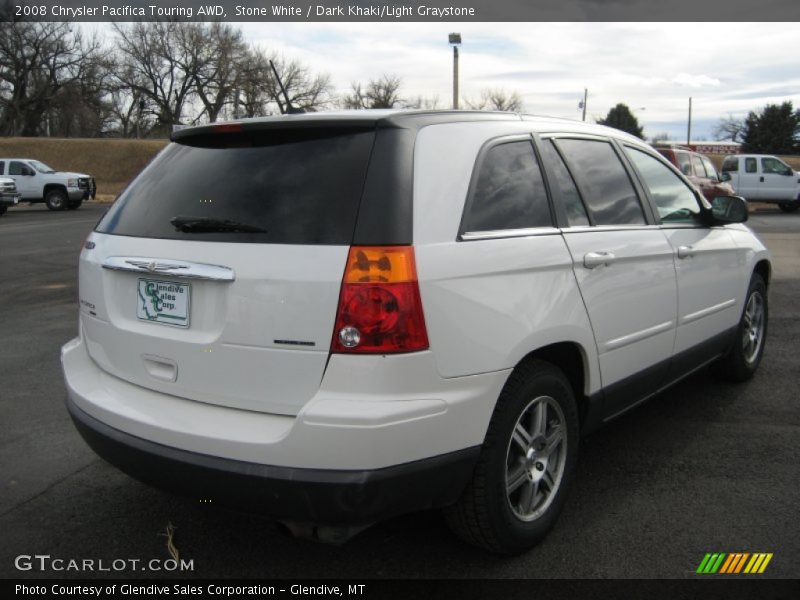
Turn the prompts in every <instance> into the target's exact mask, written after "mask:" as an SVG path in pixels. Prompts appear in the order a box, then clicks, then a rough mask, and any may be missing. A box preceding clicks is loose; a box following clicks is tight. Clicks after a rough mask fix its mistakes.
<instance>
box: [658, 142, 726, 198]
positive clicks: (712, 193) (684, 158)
mask: <svg viewBox="0 0 800 600" xmlns="http://www.w3.org/2000/svg"><path fill="white" fill-rule="evenodd" d="M656 150H658V152H660V153H661V155H662V156H663V157H664V158H666V159H667V160H668V161H669V162H671V163H672V164H673V165H675V166H676V167H677V168H678V170H680V172H681V173H683V174H684V175H686V177H687V178H688V179H689V181H691V182H692V183H693V184H694V185H696V186H697V189H699V190H700V191H701V192H703V195H704V196H705V197H706V200H708V201H709V202H711V200H713V199H714V198H716V197H717V196H733V195H734V194H735V193H736V192H734V190H733V188H732V187H731V186H730V185H729V184H727V183H724V182H723V181H722V178H721V177H720V176H719V173H717V169H716V168H715V167H714V164H713V163H712V162H711V161H710V160H709V159H708V157H706V156H703V155H702V154H698V153H697V152H692V151H691V150H687V149H685V148H680V147H663V148H659V147H656Z"/></svg>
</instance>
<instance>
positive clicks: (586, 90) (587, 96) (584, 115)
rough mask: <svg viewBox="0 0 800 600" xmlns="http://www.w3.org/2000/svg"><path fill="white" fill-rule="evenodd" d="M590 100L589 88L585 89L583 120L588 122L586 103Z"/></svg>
mask: <svg viewBox="0 0 800 600" xmlns="http://www.w3.org/2000/svg"><path fill="white" fill-rule="evenodd" d="M588 99H589V88H583V104H582V107H583V117H582V120H583V121H585V120H586V101H587V100H588Z"/></svg>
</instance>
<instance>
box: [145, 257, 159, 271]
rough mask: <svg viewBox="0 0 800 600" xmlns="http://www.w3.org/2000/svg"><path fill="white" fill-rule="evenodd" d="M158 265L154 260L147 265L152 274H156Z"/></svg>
mask: <svg viewBox="0 0 800 600" xmlns="http://www.w3.org/2000/svg"><path fill="white" fill-rule="evenodd" d="M157 264H158V263H156V261H154V260H153V261H150V262H149V263H148V265H147V270H148V271H150V272H151V273H155V272H156V266H157Z"/></svg>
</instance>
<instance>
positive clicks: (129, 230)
mask: <svg viewBox="0 0 800 600" xmlns="http://www.w3.org/2000/svg"><path fill="white" fill-rule="evenodd" d="M746 218H747V212H746V206H745V204H744V201H743V200H742V199H741V198H738V197H719V198H716V199H715V200H714V204H713V206H712V205H709V204H708V203H707V202H706V201H705V200H704V199H703V198H702V196H701V195H700V194H699V193H698V192H697V191H696V190H695V189H694V188H693V187H692V185H691V184H690V183H688V182H687V180H686V179H685V178H684V177H683V176H682V175H681V174H680V173H679V172H678V171H677V170H676V169H674V168H673V167H672V166H671V165H670V164H668V163H667V162H666V161H665V160H664V159H663V158H662V157H661V156H660V155H659V154H657V153H656V152H655V151H654V150H653V149H652V148H650V147H649V146H646V145H645V144H643V143H642V142H641V141H640V140H638V139H636V138H633V137H630V136H628V135H626V134H623V133H620V132H619V131H616V130H613V129H607V128H604V127H600V126H596V125H587V124H584V123H576V122H571V121H564V120H557V119H547V118H534V117H527V116H519V115H514V114H509V113H502V114H493V113H469V112H382V111H378V112H370V111H360V112H353V113H331V114H324V113H317V114H309V115H293V116H284V117H275V118H266V119H256V120H249V121H242V122H234V123H225V124H220V125H211V126H203V127H196V128H192V129H185V130H182V131H179V132H176V133H175V134H173V143H172V144H171V145H169V146H168V147H167V148H166V149H165V150H164V151H163V152H162V153H161V154H160V155H159V156H158V157H157V158H156V159H155V160H154V161H153V162H152V164H150V166H148V167H147V168H146V169H145V170H144V171H143V172H142V173H141V174H140V175H139V176H138V177H137V178H136V179H135V180H134V181H133V182H132V183H131V184H130V186H129V187H128V188H127V190H126V191H125V192H124V193H123V194H122V195H121V196H120V198H119V200H117V202H116V203H115V204H114V206H113V207H112V208H111V209H110V211H109V212H108V213H107V214H106V216H105V217H104V218H103V219H102V221H101V222H100V223H99V224H98V226H97V227H96V229H95V231H94V232H93V233H92V234H91V235H90V236H89V237H88V239H87V240H86V244H85V248H84V250H83V252H82V253H81V258H80V335H79V336H78V337H77V338H76V339H74V340H72V341H71V342H69V343H68V344H67V345H66V346H64V348H63V353H62V361H63V367H64V374H65V378H66V384H67V389H68V400H67V403H68V407H69V411H70V413H71V415H72V418H73V420H74V422H75V424H76V425H77V427H78V429H79V430H80V432H81V434H82V435H83V436H84V438H85V439H86V441H87V442H88V443H89V444H90V445H91V446H92V448H94V449H95V451H96V452H97V453H98V454H100V455H101V456H102V457H104V458H105V459H107V460H108V461H109V462H111V463H112V464H114V465H116V466H117V467H119V468H120V469H122V470H123V471H125V472H126V473H129V474H130V475H132V476H134V477H136V478H138V479H140V480H142V481H145V482H148V483H151V484H153V485H155V486H159V487H162V488H165V489H170V490H174V491H176V492H179V493H182V494H185V495H189V496H193V497H195V498H199V499H211V500H213V502H214V504H224V505H231V506H237V507H242V508H246V509H249V510H255V511H259V512H262V513H266V514H269V515H273V516H275V517H277V518H279V519H281V520H283V521H286V522H292V523H305V524H307V523H313V524H315V525H318V526H319V527H317V528H314V530H315V531H318V532H319V531H323V529H322V528H323V527H328V528H333V529H330V531H334V532H335V531H344V530H345V528H347V527H356V526H362V525H365V524H368V523H370V522H374V521H376V520H378V519H382V518H385V517H389V516H393V515H397V514H401V513H405V512H409V511H413V510H416V509H423V508H434V507H446V511H445V512H446V515H447V518H448V521H449V522H450V523H451V525H452V526H453V528H454V530H455V531H456V532H457V533H458V534H459V535H460V536H462V537H463V538H464V539H466V540H467V541H469V542H472V543H474V544H478V545H480V546H483V547H486V548H488V549H490V550H492V551H497V552H505V553H513V552H520V551H522V550H524V549H526V548H528V547H530V546H531V545H533V544H534V543H536V542H537V541H538V540H539V539H541V538H542V537H543V536H544V534H545V533H546V531H547V530H548V529H549V527H550V526H551V525H552V524H553V522H554V520H555V518H556V516H557V514H558V512H559V510H560V509H561V507H562V505H563V503H564V499H565V496H566V492H567V488H568V487H569V484H570V482H571V479H572V478H573V474H574V471H575V462H576V456H577V450H578V444H579V438H580V436H581V434H583V433H586V432H588V431H591V430H593V429H595V428H597V427H598V426H600V425H601V424H602V423H604V422H605V421H608V420H609V419H612V418H613V417H615V416H617V415H619V414H620V413H622V412H624V411H626V410H628V409H630V408H631V407H633V406H635V405H636V404H638V403H639V402H641V401H643V400H645V399H647V398H649V397H650V396H653V395H654V394H656V393H658V392H659V391H660V390H662V389H664V388H665V387H667V386H668V385H670V384H671V383H674V382H675V381H677V380H679V379H681V378H682V377H685V376H686V375H687V374H689V373H691V372H693V371H696V370H698V369H700V368H702V367H703V366H705V365H708V364H711V363H714V364H715V366H716V368H717V369H718V370H719V371H720V372H721V373H723V374H725V375H727V376H729V377H731V378H733V379H737V380H744V379H747V378H748V377H750V376H751V375H752V374H753V372H754V371H755V369H756V367H757V366H758V364H759V361H760V359H761V355H762V352H763V349H764V341H765V336H766V327H767V286H768V285H769V278H770V263H769V254H768V252H767V250H766V249H765V247H764V246H763V245H762V244H761V242H760V241H759V240H758V239H757V238H756V237H755V236H754V235H753V233H752V232H751V231H750V230H749V229H748V228H747V227H745V226H744V225H742V224H740V223H741V222H743V221H745V220H746ZM326 531H327V530H326Z"/></svg>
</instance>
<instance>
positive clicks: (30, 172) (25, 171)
mask: <svg viewBox="0 0 800 600" xmlns="http://www.w3.org/2000/svg"><path fill="white" fill-rule="evenodd" d="M22 174H23V175H28V176H29V177H30V176H31V175H34V171H33V169H31V168H30V167H22Z"/></svg>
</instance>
